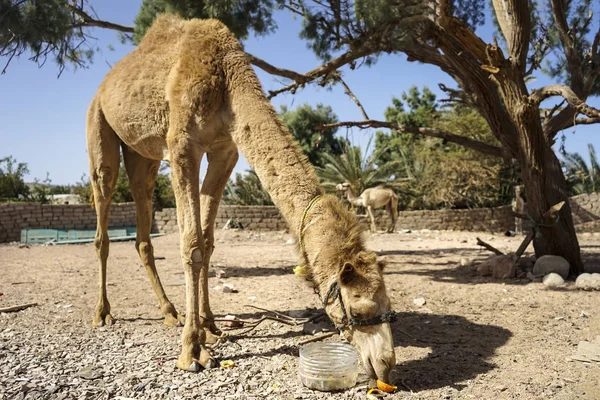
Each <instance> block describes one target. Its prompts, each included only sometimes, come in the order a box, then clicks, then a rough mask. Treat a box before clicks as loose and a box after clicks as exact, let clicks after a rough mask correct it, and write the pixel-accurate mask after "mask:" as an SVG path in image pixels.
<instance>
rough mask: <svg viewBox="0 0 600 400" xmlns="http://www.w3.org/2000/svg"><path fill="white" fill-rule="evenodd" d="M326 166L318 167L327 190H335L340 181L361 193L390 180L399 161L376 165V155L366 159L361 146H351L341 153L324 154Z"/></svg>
mask: <svg viewBox="0 0 600 400" xmlns="http://www.w3.org/2000/svg"><path fill="white" fill-rule="evenodd" d="M323 156H324V159H325V166H324V167H323V168H317V173H318V174H319V177H320V178H321V183H322V185H323V186H324V187H325V189H326V190H330V191H333V190H334V189H335V186H336V185H337V184H339V183H344V182H347V183H349V184H350V187H351V188H352V191H353V192H354V193H355V194H357V195H359V194H360V193H362V192H363V191H364V190H365V189H368V188H370V187H374V186H377V185H381V184H383V183H387V182H389V181H390V178H392V176H393V175H394V172H395V171H397V170H398V164H399V162H397V161H392V162H389V163H386V164H384V165H380V166H378V165H376V164H375V160H376V157H368V158H367V159H364V157H363V154H362V151H361V149H360V148H359V147H355V146H353V147H349V148H347V150H346V152H344V153H342V154H341V155H331V154H324V155H323Z"/></svg>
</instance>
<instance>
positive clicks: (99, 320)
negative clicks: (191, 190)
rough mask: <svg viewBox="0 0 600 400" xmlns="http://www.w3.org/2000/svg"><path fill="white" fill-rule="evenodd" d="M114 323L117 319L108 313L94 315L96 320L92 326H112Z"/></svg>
mask: <svg viewBox="0 0 600 400" xmlns="http://www.w3.org/2000/svg"><path fill="white" fill-rule="evenodd" d="M114 323H115V320H114V319H113V317H112V316H111V315H110V314H106V315H104V316H102V315H97V316H95V317H94V320H93V321H92V326H93V327H94V328H100V327H103V326H111V325H112V324H114Z"/></svg>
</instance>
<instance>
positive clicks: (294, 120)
mask: <svg viewBox="0 0 600 400" xmlns="http://www.w3.org/2000/svg"><path fill="white" fill-rule="evenodd" d="M279 116H280V117H281V119H282V120H283V123H284V124H285V126H286V127H287V128H288V129H289V130H290V132H291V133H292V135H294V138H295V139H296V140H297V141H298V143H299V144H300V146H301V147H302V151H303V152H304V154H305V155H306V156H307V157H308V160H309V161H310V163H311V164H312V165H314V166H317V167H322V166H324V158H323V157H324V155H325V154H334V155H339V154H342V151H343V148H344V141H343V140H341V139H338V138H336V137H335V136H334V135H335V133H336V131H337V128H329V129H325V130H324V131H322V132H321V131H320V130H318V129H317V127H318V126H319V125H324V124H333V123H336V122H338V118H337V116H336V115H335V113H334V112H333V111H332V110H331V107H330V106H324V105H323V104H317V106H316V107H315V108H313V107H312V106H310V105H309V104H303V105H301V106H299V107H297V108H296V109H295V110H293V111H290V110H288V108H287V107H286V106H281V111H280V113H279Z"/></svg>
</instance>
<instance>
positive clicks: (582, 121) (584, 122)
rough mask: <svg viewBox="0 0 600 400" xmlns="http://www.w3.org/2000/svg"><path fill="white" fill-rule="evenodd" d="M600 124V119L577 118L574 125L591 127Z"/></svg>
mask: <svg viewBox="0 0 600 400" xmlns="http://www.w3.org/2000/svg"><path fill="white" fill-rule="evenodd" d="M597 123H600V117H596V118H577V119H575V124H574V125H592V124H597Z"/></svg>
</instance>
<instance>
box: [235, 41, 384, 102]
mask: <svg viewBox="0 0 600 400" xmlns="http://www.w3.org/2000/svg"><path fill="white" fill-rule="evenodd" d="M373 53H374V49H372V48H371V47H368V46H367V47H363V48H361V49H358V50H350V51H348V52H346V53H344V54H342V55H341V56H339V57H336V58H334V59H333V60H331V61H329V62H326V63H325V64H323V65H321V66H319V67H317V68H315V69H313V70H311V71H308V72H307V73H306V74H299V73H297V72H294V71H291V70H289V69H284V68H278V67H275V66H273V65H271V64H269V63H268V62H266V61H264V60H262V59H260V58H258V57H256V56H254V55H252V54H248V53H246V54H247V56H248V59H249V61H250V63H251V64H253V65H256V66H257V67H259V68H260V69H262V70H264V71H265V72H268V73H270V74H271V75H277V76H281V77H284V78H288V79H291V80H293V81H294V83H292V84H290V85H288V86H285V87H283V88H281V89H277V90H271V91H269V96H268V98H269V99H272V98H273V97H275V96H277V95H278V94H281V93H284V92H288V91H291V92H295V90H296V89H298V88H299V87H301V86H304V85H306V84H307V83H310V82H312V81H314V80H316V79H319V78H322V77H323V78H326V77H327V76H329V75H330V74H331V73H332V72H334V71H337V69H338V68H340V67H343V66H344V65H346V64H350V63H352V62H353V61H355V60H358V59H359V58H362V57H366V56H368V55H370V54H373Z"/></svg>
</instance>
